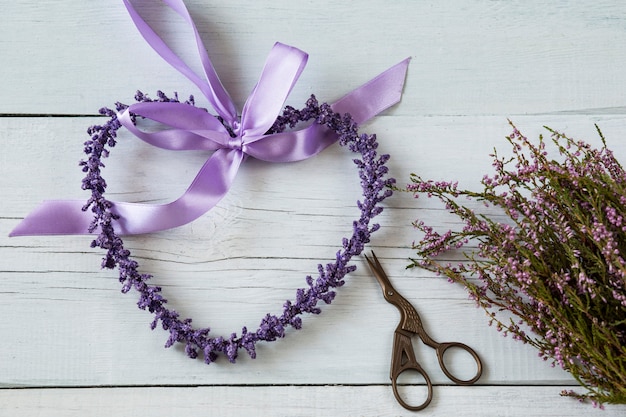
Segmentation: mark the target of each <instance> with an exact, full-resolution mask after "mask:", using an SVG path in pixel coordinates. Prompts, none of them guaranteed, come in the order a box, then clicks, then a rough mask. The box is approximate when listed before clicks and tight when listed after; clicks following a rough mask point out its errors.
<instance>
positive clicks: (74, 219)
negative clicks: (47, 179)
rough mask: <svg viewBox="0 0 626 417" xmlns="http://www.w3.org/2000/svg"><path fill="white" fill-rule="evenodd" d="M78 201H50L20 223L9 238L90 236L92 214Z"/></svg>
mask: <svg viewBox="0 0 626 417" xmlns="http://www.w3.org/2000/svg"><path fill="white" fill-rule="evenodd" d="M84 204H85V203H84V202H83V201H78V200H48V201H44V202H43V203H41V204H40V205H39V206H38V207H36V208H35V209H34V210H33V211H32V212H30V213H29V214H28V215H27V216H26V217H25V218H24V219H23V220H22V221H21V222H19V223H18V225H17V226H15V228H13V230H11V232H10V233H9V237H19V236H42V235H78V234H85V235H86V234H89V225H90V224H91V221H92V218H93V216H92V214H91V213H90V212H85V211H83V210H82V206H83V205H84Z"/></svg>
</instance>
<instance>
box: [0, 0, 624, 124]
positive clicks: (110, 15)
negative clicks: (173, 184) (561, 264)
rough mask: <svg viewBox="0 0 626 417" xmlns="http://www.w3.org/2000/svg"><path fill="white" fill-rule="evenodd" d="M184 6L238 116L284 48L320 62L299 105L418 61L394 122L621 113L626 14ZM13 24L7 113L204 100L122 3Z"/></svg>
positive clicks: (541, 6)
mask: <svg viewBox="0 0 626 417" xmlns="http://www.w3.org/2000/svg"><path fill="white" fill-rule="evenodd" d="M136 3H137V4H138V8H139V9H140V10H142V13H143V14H144V15H145V17H146V19H148V21H149V22H151V23H153V24H155V26H156V27H158V29H159V30H160V31H161V32H162V33H163V34H164V36H165V37H166V39H167V40H168V41H169V42H170V43H171V44H172V45H173V47H174V48H175V50H176V51H177V52H178V53H179V54H181V55H182V56H183V57H184V58H185V59H187V60H188V62H190V64H191V65H192V66H193V67H194V68H196V69H197V62H196V60H195V56H194V52H193V51H194V49H195V46H194V45H193V41H192V38H191V34H190V31H189V30H187V28H185V27H183V25H182V24H181V20H180V18H179V17H178V16H176V15H175V14H174V13H171V12H168V11H167V10H166V9H165V6H163V5H161V4H160V2H151V3H150V2H145V1H143V2H142V1H137V2H136ZM187 3H188V4H189V8H190V10H191V13H192V15H193V17H194V19H195V20H196V22H197V25H198V27H199V30H200V32H201V35H202V37H203V39H204V40H205V42H206V44H207V47H208V49H209V50H210V51H211V57H212V58H213V59H214V61H215V64H216V67H217V69H218V71H219V73H220V74H221V76H222V78H223V82H224V84H225V85H226V86H227V88H228V89H229V91H230V93H231V95H232V96H233V97H234V99H235V101H236V103H237V104H238V105H239V106H240V108H241V106H242V105H243V103H244V101H245V97H246V96H247V95H248V93H249V91H251V89H252V87H253V86H254V84H255V82H256V80H257V77H258V74H259V73H260V70H261V68H262V65H263V62H264V60H265V57H266V55H267V53H268V51H269V49H270V48H271V46H272V45H273V44H274V42H276V41H280V42H283V43H287V44H293V45H295V46H297V47H299V48H301V49H303V50H306V51H307V52H309V53H310V55H311V57H310V60H309V67H308V69H307V70H306V71H305V73H304V74H303V76H302V79H301V80H300V82H299V83H298V85H297V86H296V88H295V90H294V92H293V94H292V97H291V99H290V100H289V103H290V104H292V105H294V106H300V104H301V103H303V102H304V100H305V99H306V98H307V97H308V96H309V95H310V94H311V93H315V94H317V96H318V97H319V98H320V99H321V100H325V101H332V100H335V99H337V98H339V97H341V96H342V95H343V94H345V93H346V92H347V91H348V90H349V89H350V88H354V87H356V86H358V85H360V84H361V83H363V82H365V81H367V80H368V79H370V78H371V77H373V76H374V75H376V74H378V73H379V72H381V71H382V70H384V69H385V68H387V67H389V66H391V65H393V64H395V63H396V62H398V61H400V60H402V59H404V58H405V57H407V56H412V57H413V61H412V63H411V67H410V71H409V77H408V80H407V86H406V89H405V95H404V100H403V105H402V106H399V107H398V108H396V109H394V110H393V112H394V114H404V115H410V114H413V115H428V114H447V115H457V114H461V115H475V114H506V115H509V114H516V113H517V114H519V113H522V114H525V113H544V112H554V111H569V110H574V111H579V112H581V111H584V112H587V113H590V112H591V113H593V112H598V111H600V110H604V111H610V112H614V113H624V110H625V107H624V102H623V95H622V86H623V85H625V84H626V72H625V71H622V68H624V67H625V66H626V55H624V54H623V51H624V49H625V48H626V36H624V35H625V31H626V25H624V21H623V19H622V18H621V16H624V15H625V13H626V4H625V3H623V2H616V1H613V0H603V1H596V2H594V4H593V7H589V6H588V5H587V4H584V3H573V4H568V5H567V6H564V5H562V4H560V3H558V2H543V1H531V2H524V3H523V4H522V3H519V4H518V3H510V2H496V3H494V2H486V1H480V0H475V1H471V2H466V1H460V0H457V1H450V2H435V3H432V2H413V3H410V4H407V3H402V2H388V1H384V0H369V1H367V2H361V3H359V5H358V7H355V6H354V5H353V4H352V3H345V4H344V3H337V2H335V1H332V0H319V1H316V2H308V3H302V2H300V3H297V4H295V3H293V2H292V1H289V0H277V1H273V2H272V3H271V7H268V6H267V4H266V3H265V2H256V3H254V4H250V3H249V2H247V1H245V0H233V1H230V2H228V4H220V5H219V6H216V4H215V2H211V1H208V0H189V1H187ZM3 16H4V19H3V21H4V22H3V25H1V26H0V56H2V59H3V62H4V63H10V64H9V65H3V66H2V69H0V91H2V92H3V98H4V99H3V100H2V102H1V103H0V113H9V114H15V113H28V114H32V113H44V114H48V113H63V114H95V112H96V111H97V109H99V108H100V107H102V106H105V105H111V104H112V103H114V102H116V101H123V102H129V101H131V100H132V97H133V95H134V93H135V91H136V90H138V89H141V90H143V91H144V92H147V93H153V94H154V92H156V90H158V89H161V90H163V91H166V92H173V91H178V92H180V93H181V94H184V95H187V94H196V95H197V96H198V97H200V95H199V94H197V90H196V89H195V88H193V87H192V85H191V83H190V82H189V81H187V80H185V79H184V78H183V77H182V76H181V75H179V74H178V73H177V72H176V71H175V70H173V69H171V68H170V67H169V66H168V65H167V64H166V63H164V62H163V61H161V59H160V58H159V57H158V56H157V54H156V53H154V52H153V51H152V50H150V49H149V47H148V46H147V45H145V43H144V41H143V39H142V38H141V36H140V35H139V34H138V33H137V31H136V29H135V28H134V27H133V25H132V23H131V21H130V18H129V17H128V16H127V13H126V11H125V9H124V8H123V7H122V5H121V2H113V3H105V2H100V3H89V4H88V5H87V4H86V3H85V2H84V1H81V0H67V1H64V2H62V3H60V2H41V1H20V2H7V4H5V5H4V7H3ZM589 109H592V110H589Z"/></svg>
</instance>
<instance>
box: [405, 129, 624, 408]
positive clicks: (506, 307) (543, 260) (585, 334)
mask: <svg viewBox="0 0 626 417" xmlns="http://www.w3.org/2000/svg"><path fill="white" fill-rule="evenodd" d="M511 126H512V127H513V133H512V134H511V135H510V136H509V137H507V139H508V141H509V143H510V144H511V145H512V148H513V157H512V158H510V159H509V158H500V157H499V156H498V155H497V153H494V155H493V157H494V161H493V167H494V169H495V174H494V175H493V176H485V177H484V178H483V180H482V185H483V187H484V188H483V190H482V191H481V192H473V191H469V190H459V189H458V185H457V184H456V183H447V182H433V181H425V180H423V179H422V178H420V177H418V176H417V175H414V174H413V175H412V176H411V181H412V183H411V184H409V185H408V186H407V191H410V192H414V193H415V197H418V195H419V194H421V193H425V194H427V195H428V196H433V197H437V198H438V199H440V200H441V201H442V202H443V203H444V204H445V206H446V208H447V209H448V210H449V211H450V212H451V213H453V214H455V215H456V216H458V217H459V219H460V220H461V221H462V222H463V224H464V226H463V228H462V230H461V231H451V230H450V231H446V232H445V233H443V234H439V233H438V232H436V231H435V230H434V229H433V228H432V227H430V226H427V225H426V224H425V223H424V222H422V221H418V222H415V223H414V226H415V227H416V228H417V229H418V230H419V231H421V232H422V233H423V237H422V239H421V241H420V242H419V243H418V244H416V245H414V249H416V251H417V257H416V258H415V259H412V260H411V261H412V262H411V264H410V265H409V267H414V266H419V267H422V268H426V269H428V270H431V271H435V272H436V273H438V274H441V275H444V276H446V277H447V278H448V279H449V280H450V281H453V282H456V283H460V284H461V285H463V286H465V287H466V289H467V290H468V291H469V293H470V296H471V297H472V298H473V299H475V300H476V302H477V305H478V306H480V307H482V308H484V309H485V310H486V312H487V314H488V316H489V319H490V324H495V325H496V328H497V329H498V330H500V331H503V332H504V333H505V335H506V334H511V335H512V336H513V338H514V339H518V340H521V341H523V342H525V343H530V344H531V345H532V346H534V347H536V348H537V349H538V350H539V356H540V357H542V358H543V359H544V360H550V361H551V362H552V365H553V366H555V365H558V366H560V367H562V368H563V369H565V370H566V371H568V372H570V373H571V374H572V375H573V376H574V378H576V380H577V381H578V382H579V383H580V384H581V385H582V386H583V387H585V388H587V390H588V392H587V393H585V394H578V393H574V392H571V391H568V392H564V393H563V394H564V395H568V396H574V397H577V398H579V399H581V400H585V399H590V400H591V401H592V402H594V404H595V405H598V404H599V405H601V404H602V403H606V402H608V403H626V261H625V258H626V220H625V217H626V172H624V170H623V169H622V167H621V166H620V164H619V163H618V161H617V160H616V159H615V158H614V156H613V154H612V152H611V151H610V150H609V149H608V148H607V147H606V143H605V141H604V137H602V134H601V133H600V137H601V138H602V141H603V143H604V146H603V147H602V148H601V149H599V150H598V149H594V148H592V147H591V146H590V145H588V144H586V143H584V142H582V141H574V140H573V139H571V138H569V137H567V136H565V135H564V134H561V133H558V132H555V131H553V130H550V129H548V130H549V131H550V133H551V137H552V140H553V142H554V143H555V144H556V145H557V146H558V150H559V154H560V161H557V160H554V159H549V158H548V152H547V151H546V147H545V143H544V141H543V138H540V141H539V143H538V144H533V143H531V142H530V141H529V140H528V139H527V138H526V137H524V136H523V135H522V134H521V133H520V132H519V131H518V130H517V129H516V128H515V126H513V125H512V124H511ZM598 132H600V131H599V130H598ZM511 165H514V166H513V167H511ZM460 196H463V197H468V198H471V199H476V200H478V201H482V202H484V203H486V204H488V205H490V206H493V207H496V208H499V209H500V210H502V212H503V213H504V214H505V218H506V221H501V220H496V219H495V218H494V217H493V216H492V215H486V214H480V213H476V212H475V211H474V210H472V209H470V208H467V207H466V206H462V205H460V204H459V203H458V201H457V197H460ZM498 219H502V216H499V217H498ZM470 242H472V243H475V245H476V246H475V247H474V249H472V248H469V246H468V245H467V244H468V243H470ZM455 249H465V250H464V255H465V257H466V260H465V261H464V262H461V263H459V264H458V265H456V266H453V265H451V264H449V263H446V264H444V263H443V262H442V261H440V260H439V259H440V258H437V257H438V256H439V255H441V254H443V253H445V252H448V251H450V250H455ZM502 311H508V312H510V313H513V314H514V316H517V319H516V320H513V319H509V320H508V321H507V320H504V319H502V320H501V319H500V317H501V316H500V314H499V313H500V312H502Z"/></svg>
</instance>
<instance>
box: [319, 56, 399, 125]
mask: <svg viewBox="0 0 626 417" xmlns="http://www.w3.org/2000/svg"><path fill="white" fill-rule="evenodd" d="M409 61H410V58H407V59H405V60H403V61H401V62H399V63H398V64H396V65H394V66H393V67H391V68H389V69H387V70H386V71H384V72H383V73H381V74H379V75H378V76H376V77H375V78H373V79H371V80H370V81H368V82H367V83H365V84H363V85H362V86H360V87H358V88H356V89H355V90H353V91H351V92H349V93H348V94H346V95H345V96H343V97H342V98H340V99H339V100H337V101H336V102H334V103H333V104H331V107H332V109H333V110H334V111H336V112H337V113H341V114H344V113H350V115H351V116H352V119H353V120H354V121H355V122H356V123H357V124H362V123H364V122H366V121H368V120H369V119H371V118H372V117H374V116H376V115H377V114H379V113H380V112H382V111H384V110H386V109H388V108H389V107H391V106H393V105H394V104H396V103H398V102H399V101H400V99H401V98H402V89H403V87H404V80H405V78H406V72H407V68H408V66H409Z"/></svg>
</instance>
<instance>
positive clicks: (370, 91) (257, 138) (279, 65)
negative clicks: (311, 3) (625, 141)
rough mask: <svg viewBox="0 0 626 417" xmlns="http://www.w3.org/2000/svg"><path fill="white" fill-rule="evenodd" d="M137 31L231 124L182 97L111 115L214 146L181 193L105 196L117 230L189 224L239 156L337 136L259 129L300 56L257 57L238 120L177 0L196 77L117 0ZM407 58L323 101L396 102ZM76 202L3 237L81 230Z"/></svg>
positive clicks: (300, 63) (364, 110) (353, 110)
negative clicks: (169, 198) (165, 199)
mask: <svg viewBox="0 0 626 417" xmlns="http://www.w3.org/2000/svg"><path fill="white" fill-rule="evenodd" d="M123 1H124V4H125V5H126V8H127V9H128V12H129V14H130V16H131V18H132V20H133V22H134V23H135V25H136V26H137V29H139V32H140V33H141V35H142V36H143V37H144V39H145V40H146V41H147V42H148V44H150V46H151V47H152V48H153V49H154V50H155V51H156V52H157V53H158V54H159V55H160V56H161V57H162V58H163V59H164V60H165V61H167V62H168V63H169V64H170V65H172V66H173V67H174V68H176V69H177V70H178V71H179V72H181V73H182V74H183V75H185V76H186V77H187V78H188V79H189V80H191V81H192V82H193V83H194V84H196V85H197V86H198V87H199V88H200V90H201V91H202V93H203V94H204V96H205V97H206V98H207V99H208V101H209V102H210V103H211V106H212V107H213V109H214V110H215V112H216V113H217V114H218V115H219V116H221V117H222V118H223V119H224V121H225V122H226V123H227V124H228V125H229V126H230V127H231V128H232V129H233V131H234V132H235V135H236V137H235V138H232V137H231V136H230V135H229V133H228V131H227V130H226V128H225V127H224V125H223V124H222V123H221V122H220V121H219V120H218V119H217V118H216V117H215V116H213V115H211V114H209V113H207V112H205V111H203V110H201V109H198V108H196V107H193V106H191V105H188V104H183V103H173V102H142V103H136V104H133V105H131V106H130V107H128V109H126V110H125V111H123V112H121V113H120V114H118V119H119V121H120V122H121V124H122V125H123V126H124V127H126V128H127V129H128V130H129V131H131V132H132V133H133V134H134V135H135V136H137V137H138V138H139V139H142V140H143V141H145V142H147V143H149V144H151V145H153V146H157V147H159V148H163V149H168V150H210V151H214V152H213V154H212V155H211V156H210V157H209V159H208V160H207V161H206V162H205V164H204V165H203V167H202V168H201V169H200V171H199V172H198V174H197V175H196V177H195V179H194V180H193V182H192V184H191V185H190V186H189V188H188V189H187V191H185V193H184V194H183V195H182V196H181V197H180V198H178V199H177V200H175V201H173V202H171V203H168V204H159V205H154V204H139V203H126V202H113V208H112V212H114V213H116V214H118V215H119V216H120V219H119V220H118V221H117V222H116V224H115V228H116V232H117V233H118V234H122V235H130V234H141V233H150V232H156V231H160V230H166V229H170V228H174V227H178V226H182V225H184V224H186V223H189V222H191V221H193V220H195V219H197V218H198V217H200V216H201V215H202V214H204V213H206V212H207V211H208V210H210V209H211V208H212V207H214V206H215V205H216V204H217V203H218V201H220V200H221V199H222V197H224V195H226V193H227V192H228V189H229V188H230V186H231V184H232V182H233V180H234V178H235V175H236V173H237V170H238V168H239V166H240V164H241V162H242V161H243V160H244V159H245V157H246V156H247V155H249V156H252V157H254V158H257V159H261V160H263V161H269V162H292V161H299V160H302V159H306V158H309V157H311V156H314V155H316V154H317V153H319V152H321V151H322V150H324V149H325V148H326V147H328V146H330V145H331V144H333V143H334V142H336V140H337V135H336V134H335V133H334V132H331V131H329V130H328V129H326V128H324V127H322V126H320V125H318V124H312V125H310V126H309V127H307V128H304V129H301V130H296V131H289V132H283V133H277V134H271V135H266V134H265V132H267V131H268V130H269V129H270V127H271V126H272V125H273V123H274V121H275V120H276V117H277V116H278V115H279V114H280V112H281V110H282V108H283V106H284V103H285V100H286V99H287V96H288V95H289V93H290V92H291V90H292V88H293V86H294V85H295V83H296V81H297V80H298V78H299V76H300V74H301V73H302V70H303V69H304V67H305V65H306V62H307V59H308V55H307V54H306V53H305V52H303V51H301V50H299V49H297V48H294V47H291V46H288V45H284V44H281V43H276V44H275V45H274V47H273V48H272V50H271V51H270V54H269V56H268V58H267V60H266V62H265V66H264V68H263V71H262V73H261V77H260V79H259V81H258V83H257V84H256V86H255V87H254V89H253V90H252V93H251V94H250V96H249V97H248V99H247V101H246V103H245V105H244V107H243V110H242V112H241V119H238V117H237V110H236V107H235V105H234V103H233V101H232V100H231V98H230V96H229V94H228V92H226V90H225V89H224V87H223V85H222V83H221V82H220V80H219V77H218V76H217V73H216V72H215V68H214V67H213V64H212V63H211V60H210V59H209V56H208V54H207V51H206V48H205V47H204V45H203V43H202V40H201V38H200V35H199V33H198V30H197V29H196V26H195V24H194V22H193V20H192V19H191V16H190V15H189V12H188V11H187V8H186V7H185V5H184V3H183V1H182V0H163V1H164V2H165V3H167V4H168V5H169V6H170V7H171V8H172V9H173V10H174V11H176V12H177V13H178V14H179V15H180V16H181V17H182V18H183V19H184V20H185V21H186V22H187V23H188V24H189V25H190V26H191V28H192V29H193V31H194V34H195V39H196V46H197V49H198V53H199V56H200V60H201V62H202V68H203V72H204V78H202V77H200V76H198V75H197V74H196V73H194V72H193V71H192V70H191V69H190V68H189V67H188V66H187V65H186V64H185V63H184V62H183V61H182V60H181V59H180V57H178V56H177V55H176V54H175V53H174V52H173V51H172V50H171V49H170V48H169V47H168V46H167V45H166V44H165V42H164V41H163V40H162V39H161V38H160V37H159V36H158V35H157V34H156V33H155V32H154V30H152V28H151V27H150V26H149V25H148V24H147V23H146V22H145V21H144V20H143V19H142V18H141V16H140V15H139V14H138V13H137V11H136V10H135V9H134V8H133V6H132V5H131V4H130V2H129V1H128V0H123ZM408 63H409V59H408V58H407V59H405V60H404V61H402V62H400V63H398V64H396V65H395V66H393V67H391V68H389V69H387V70H386V71H385V72H383V73H382V74H380V75H378V76H377V77H376V78H374V79H372V80H370V81H369V82H367V83H366V84H364V85H362V86H361V87H359V88H357V89H356V90H354V91H352V92H350V93H349V94H347V95H346V96H344V97H343V98H341V99H340V100H338V101H336V102H335V103H333V104H332V105H331V107H332V109H333V110H334V111H336V112H338V113H341V114H343V113H350V115H351V116H352V118H353V119H354V121H355V122H356V123H363V122H365V121H366V120H368V119H370V118H372V117H374V116H375V115H377V114H378V113H380V112H381V111H383V110H385V109H387V108H388V107H390V106H392V105H394V104H396V103H397V102H398V101H400V97H401V95H402V88H403V86H404V80H405V76H406V71H407V67H408ZM131 113H133V114H136V115H139V116H142V117H145V118H147V119H151V120H154V121H157V122H160V123H162V124H164V125H166V126H168V127H169V128H168V129H166V130H162V131H158V132H152V133H147V132H144V131H141V130H140V129H138V128H137V127H136V126H135V125H134V124H133V123H132V121H131V117H130V114H131ZM84 204H85V203H84V201H81V200H48V201H44V202H43V203H42V204H41V205H40V206H38V207H37V208H36V209H35V210H34V211H32V212H31V213H30V214H29V215H28V216H26V218H25V219H24V220H23V221H22V222H20V223H19V224H18V225H17V227H16V228H15V229H14V230H13V231H12V232H11V234H10V236H26V235H71V234H87V233H88V227H89V225H90V223H91V221H92V220H93V215H92V214H91V213H89V212H88V211H83V210H82V207H83V206H84Z"/></svg>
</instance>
